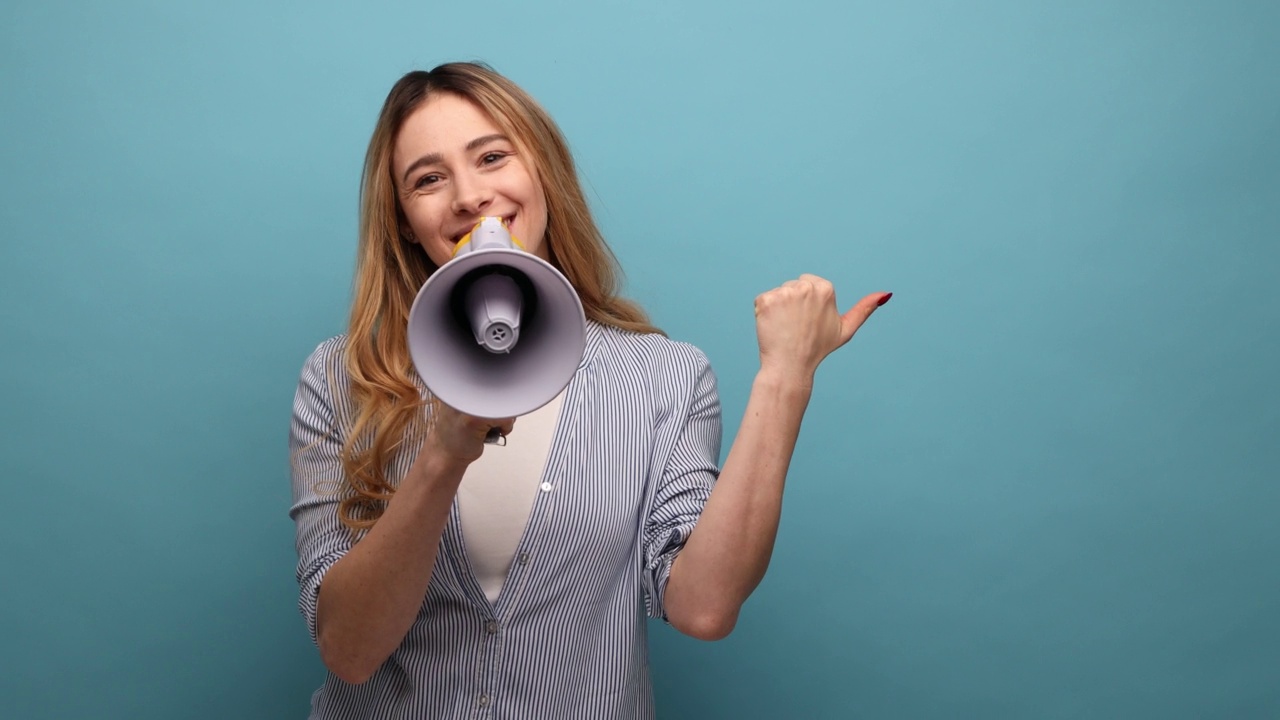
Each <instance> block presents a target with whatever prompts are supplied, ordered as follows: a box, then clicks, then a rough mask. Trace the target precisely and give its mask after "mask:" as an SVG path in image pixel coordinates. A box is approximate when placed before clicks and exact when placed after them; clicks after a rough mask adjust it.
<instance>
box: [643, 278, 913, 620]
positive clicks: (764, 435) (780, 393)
mask: <svg viewBox="0 0 1280 720" xmlns="http://www.w3.org/2000/svg"><path fill="white" fill-rule="evenodd" d="M889 297H890V294H889V293H874V294H872V295H868V296H866V297H865V298H863V299H862V300H861V301H860V302H858V304H857V305H855V306H854V307H853V308H852V309H851V310H849V311H848V312H847V313H845V314H844V315H841V314H840V313H839V311H838V310H837V309H836V304H835V291H834V289H833V288H832V287H831V284H830V283H829V282H827V281H825V280H823V279H822V278H819V277H815V276H813V275H805V276H802V277H801V278H800V279H799V280H792V281H791V282H788V283H786V284H785V285H783V286H782V287H780V288H777V289H775V290H771V291H769V292H768V293H765V294H763V295H761V296H760V297H758V298H756V332H757V335H758V337H759V343H760V371H759V373H757V375H756V378H755V382H754V383H753V384H752V387H751V395H750V398H749V399H748V401H747V408H746V411H745V413H744V416H743V419H742V424H741V426H740V427H739V429H738V434H737V436H736V437H735V438H734V442H733V446H732V447H731V448H730V450H729V456H728V457H727V458H726V459H725V464H724V468H723V469H722V470H721V473H720V477H719V479H718V480H717V482H716V485H715V488H714V489H713V490H712V492H711V497H710V498H709V499H708V500H707V504H706V507H705V508H704V509H703V511H702V516H701V517H700V518H699V520H698V524H697V526H696V527H695V528H694V530H693V533H692V534H691V535H690V536H689V539H688V541H687V542H686V543H685V546H684V548H683V549H682V550H681V551H680V553H679V555H677V557H676V560H675V563H674V564H673V565H672V567H671V575H670V578H669V579H668V581H667V588H666V610H667V619H668V621H669V622H670V623H671V624H672V625H673V626H675V628H676V629H678V630H680V631H681V632H683V633H685V634H687V635H691V636H693V637H697V638H701V639H704V640H718V639H720V638H723V637H725V636H726V635H728V634H729V633H730V632H731V631H732V630H733V626H734V624H735V623H736V622H737V619H738V611H739V610H740V609H741V607H742V604H743V603H744V602H746V599H747V597H748V596H749V595H750V594H751V593H752V591H754V590H755V588H756V586H757V585H759V583H760V580H761V579H762V578H763V577H764V574H765V570H766V569H767V568H768V566H769V558H770V556H771V555H772V553H773V543H774V539H775V538H776V537H777V533H778V519H779V517H780V516H781V513H782V491H783V486H784V484H785V481H786V477H787V468H788V466H789V465H790V463H791V455H792V452H793V451H794V449H795V444H796V439H797V437H798V436H799V434H800V423H801V420H802V419H803V417H804V412H805V409H806V408H807V406H808V404H809V398H810V395H811V393H812V390H813V378H814V374H815V372H816V371H817V369H818V365H819V363H821V362H822V360H823V359H824V358H825V357H826V356H827V355H828V354H830V353H831V352H832V351H834V350H836V349H837V348H839V347H840V346H842V345H844V344H845V343H847V342H848V341H849V340H850V338H852V337H853V335H854V333H856V332H857V330H858V328H859V327H861V326H862V324H863V323H864V322H865V321H866V320H867V318H868V317H870V316H871V313H872V312H874V311H875V309H876V308H877V307H879V306H880V305H883V304H884V303H885V302H887V301H888V299H889Z"/></svg>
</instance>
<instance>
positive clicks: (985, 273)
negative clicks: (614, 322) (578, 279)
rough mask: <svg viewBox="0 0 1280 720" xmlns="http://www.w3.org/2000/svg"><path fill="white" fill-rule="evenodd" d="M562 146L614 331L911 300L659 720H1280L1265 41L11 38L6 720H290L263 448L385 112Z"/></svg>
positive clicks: (162, 30) (37, 9)
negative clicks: (620, 301) (515, 121)
mask: <svg viewBox="0 0 1280 720" xmlns="http://www.w3.org/2000/svg"><path fill="white" fill-rule="evenodd" d="M454 59H464V60H465V59H479V60H484V61H487V62H489V63H491V64H492V65H493V66H495V67H496V68H497V69H498V70H499V71H501V72H504V73H505V74H507V75H509V76H510V77H512V78H513V79H515V80H516V81H517V82H518V83H520V84H522V85H523V86H524V87H526V88H527V89H528V90H530V91H531V92H532V93H533V94H534V95H535V96H536V97H538V98H539V99H540V100H541V101H543V103H544V104H545V105H546V106H547V107H548V109H549V110H550V111H551V112H552V114H553V115H554V116H555V117H556V118H557V120H558V121H559V122H560V123H561V125H562V127H563V129H564V130H565V132H566V134H567V135H568V137H569V139H570V141H571V143H572V145H573V149H574V151H575V153H576V155H577V158H578V160H579V162H580V165H581V170H582V172H583V176H584V182H585V184H586V187H587V188H588V192H589V195H590V199H591V202H592V203H593V206H594V209H595V211H596V212H597V214H598V218H599V221H600V223H601V225H602V227H603V230H604V231H605V234H606V236H607V237H608V238H609V240H610V242H611V243H612V244H613V246H614V248H615V249H616V251H617V254H618V255H619V257H620V258H621V260H622V262H623V265H624V267H625V270H626V272H627V278H628V284H627V293H628V294H629V295H631V296H632V297H634V298H636V299H638V300H640V301H641V302H642V303H643V304H644V305H645V306H646V307H647V309H648V310H649V311H650V312H651V313H652V315H653V317H654V319H655V321H656V323H657V324H658V325H659V326H661V327H662V328H663V329H665V330H666V331H667V332H668V333H669V334H671V335H672V336H673V337H675V338H678V339H681V340H687V341H690V342H693V343H695V344H696V345H698V346H700V347H701V348H702V349H703V350H705V351H706V353H707V354H708V355H709V356H710V358H711V360H712V363H713V366H714V367H715V369H716V371H717V373H718V376H719V379H720V386H721V393H722V399H723V404H724V409H725V419H726V425H725V435H726V441H725V448H726V450H727V448H728V445H729V442H730V441H731V440H732V438H733V434H734V431H735V430H736V428H737V424H738V420H739V418H740V416H741V413H742V410H743V408H744V406H745V403H746V397H747V392H748V389H749V387H750V383H751V378H752V375H753V373H754V372H755V369H756V367H757V357H756V346H755V338H754V334H753V321H752V312H751V308H752V301H753V299H754V297H755V295H756V294H758V293H760V292H762V291H764V290H767V289H769V288H771V287H773V286H775V285H778V284H780V283H782V282H784V281H786V280H788V279H790V278H792V277H794V276H796V275H798V274H800V273H802V272H816V273H818V274H821V275H824V276H825V277H827V278H829V279H830V280H832V281H833V282H834V283H835V285H836V288H837V291H838V293H839V297H840V302H841V304H842V305H845V306H847V305H848V304H849V303H852V302H853V301H854V300H855V299H856V298H858V297H860V296H861V295H863V294H865V293H868V292H873V291H877V290H888V291H893V292H894V293H895V297H894V300H893V301H892V302H891V303H890V304H889V305H887V306H885V308H883V309H882V311H881V312H879V313H877V314H876V315H875V317H874V318H873V319H872V321H871V322H870V323H869V324H868V325H867V326H866V327H865V328H864V330H863V332H861V333H860V334H859V335H858V336H857V337H856V338H855V339H854V341H853V342H852V343H851V344H850V345H849V346H848V347H846V348H844V349H843V350H842V351H840V352H839V353H837V354H836V355H834V356H832V357H831V358H830V359H829V360H828V362H827V363H826V364H825V365H824V366H823V368H822V369H821V371H820V373H819V377H818V389H817V392H816V393H815V395H814V397H813V401H812V403H811V405H810V407H809V414H808V415H807V417H806V420H805V426H804V429H803V432H802V436H801V439H800V443H799V447H798V449H797V455H796V459H795V461H794V463H793V466H792V472H791V474H790V477H789V481H788V488H787V496H786V506H785V509H784V516H783V523H782V528H781V533H780V536H779V538H778V544H777V549H776V552H775V554H774V558H773V564H772V566H771V569H770V571H769V574H768V576H767V577H766V578H765V581H764V583H763V585H762V586H761V587H760V589H759V590H758V591H757V592H756V594H755V595H754V596H753V597H752V598H751V600H750V601H749V602H748V604H747V606H746V608H745V610H744V612H743V614H742V618H741V621H740V623H739V627H738V629H737V631H736V632H735V633H734V634H733V635H732V636H731V637H730V638H728V639H727V640H725V641H722V642H719V643H712V644H704V643H700V642H697V641H694V640H690V639H687V638H684V637H682V636H679V635H677V634H675V633H674V632H673V631H671V630H670V629H668V628H665V627H662V626H660V625H655V626H654V627H653V630H652V641H653V663H654V668H655V670H654V672H655V678H656V680H655V683H656V692H657V696H658V702H659V708H660V715H661V717H663V718H784V717H785V718H904V719H914V718H948V719H950V718H1161V719H1168V718H1202V717H1231V718H1275V717H1280V379H1278V373H1277V370H1278V369H1280V292H1278V291H1277V280H1278V278H1280V247H1278V245H1277V241H1278V240H1280V81H1278V80H1277V78H1278V77H1280V5H1277V4H1276V3H1275V2H1270V1H1265V2H1264V1H1261V0H1260V1H1257V2H1210V1H1208V0H1205V1H1203V2H1181V1H1166V2H1157V1H1154V0H1147V1H1142V0H1132V1H1125V2H1115V1H1114V0H1077V1H1076V2H1065V1H1063V2H1055V3H1044V2H1018V1H1014V0H1009V1H1007V2H992V1H984V2H970V3H959V2H943V1H938V2H917V1H911V2H896V3H889V2H857V1H854V2H844V1H839V2H838V1H837V0H827V1H823V0H790V1H788V2H761V1H752V2H729V1H728V0H715V1H711V2H702V3H694V2H688V3H678V2H670V1H664V0H655V1H652V2H647V3H623V2H614V1H610V2H570V1H567V0H543V1H542V2H507V1H494V2H488V3H467V2H454V3H439V2H437V3H426V2H412V3H411V2H389V1H379V2H367V3H360V4H357V3H315V2H310V3H304V2H280V1H276V2H247V1H244V0H236V1H234V2H228V1H221V2H184V3H162V2H145V1H143V0H121V1H119V2H112V3H95V2H82V3H74V2H35V1H34V0H17V1H13V0H11V1H10V2H7V3H5V4H4V5H3V7H0V130H2V131H3V132H0V167H2V168H3V175H0V242H2V246H0V308H2V310H0V370H2V371H3V372H2V373H0V383H3V385H0V390H2V392H3V402H0V460H2V461H3V498H4V510H3V520H2V521H0V546H2V547H3V548H4V552H3V556H2V557H3V560H0V563H2V565H0V568H2V569H0V577H2V578H3V580H2V582H3V590H0V638H2V640H0V715H3V716H4V717H6V718H21V719H32V720H36V719H45V718H49V719H52V718H69V717H83V718H131V719H139V720H141V719H150V718H165V719H169V718H288V717H303V716H304V715H305V712H306V707H307V702H308V697H309V695H310V693H311V692H312V690H313V689H314V688H315V687H316V686H317V685H318V684H319V682H320V680H321V672H322V668H321V665H320V663H319V661H318V659H317V655H316V652H315V650H314V649H313V648H312V647H311V645H310V642H309V640H308V639H307V635H306V631H305V627H304V624H303V622H302V620H301V618H300V616H299V615H298V612H297V608H296V602H297V596H296V585H295V581H294V576H293V571H294V560H295V556H294V549H293V527H292V524H291V523H290V521H289V518H288V517H287V515H286V511H287V508H288V505H289V500H290V498H289V480H288V466H287V456H286V447H285V442H286V434H287V426H288V421H289V413H290V405H291V402H292V398H293V392H294V388H295V385H296V382H297V378H298V372H299V370H300V368H301V365H302V362H303V360H304V359H305V357H306V356H307V354H308V353H309V352H310V351H311V350H312V349H313V348H314V347H315V345H316V344H317V343H318V342H320V341H321V340H323V339H324V338H327V337H329V336H331V335H333V334H336V333H338V332H341V331H342V330H343V324H344V320H345V312H346V307H347V302H348V298H349V289H350V280H351V270H352V265H353V259H354V243H355V227H356V194H357V183H358V176H359V171H360V164H361V160H362V156H363V152H364V149H365V144H366V142H367V140H368V136H369V133H370V131H371V129H372V126H373V122H374V119H375V117H376V114H377V110H378V108H379V106H380V104H381V102H382V99H383V97H384V96H385V93H386V91H387V90H388V89H389V88H390V86H391V84H392V83H393V82H394V81H395V80H396V78H398V77H399V76H400V75H401V74H402V73H404V72H406V71H408V70H411V69H417V68H429V67H431V66H433V65H435V64H437V63H439V62H443V61H446V60H454Z"/></svg>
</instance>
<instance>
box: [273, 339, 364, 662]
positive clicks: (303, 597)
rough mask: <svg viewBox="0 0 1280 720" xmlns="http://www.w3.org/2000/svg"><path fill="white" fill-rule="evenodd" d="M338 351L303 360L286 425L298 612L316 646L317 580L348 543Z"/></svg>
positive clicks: (323, 349) (328, 347) (330, 348)
mask: <svg viewBox="0 0 1280 720" xmlns="http://www.w3.org/2000/svg"><path fill="white" fill-rule="evenodd" d="M341 364H342V360H341V351H340V349H339V347H338V346H337V344H336V343H334V342H329V343H326V344H322V345H321V346H319V347H318V348H316V350H315V352H313V353H312V355H311V356H310V357H309V358H308V359H307V362H306V363H305V365H304V366H303V368H302V374H301V377H300V378H299V380H298V389H297V392H296V394H295V395H294V401H293V419H292V421H291V422H290V426H289V458H290V463H289V466H290V474H291V477H292V484H293V505H292V506H291V507H290V510H289V517H291V518H292V519H293V521H294V524H295V544H296V547H297V552H298V565H297V572H296V574H297V580H298V589H299V595H298V609H299V611H300V612H301V613H302V616H303V618H304V619H305V620H306V623H307V629H308V631H309V632H310V634H311V640H312V642H315V641H316V602H317V600H318V598H319V595H320V581H321V579H322V578H323V577H324V574H325V572H326V571H328V569H329V568H330V567H332V566H333V564H334V563H336V562H337V561H338V560H339V559H340V558H342V556H343V555H345V554H346V552H347V551H348V550H349V549H350V548H351V546H352V544H353V543H354V537H353V536H352V535H351V532H350V530H349V529H348V528H347V527H346V526H345V525H343V524H342V523H341V522H340V521H339V520H338V504H339V502H340V501H341V499H342V494H341V492H342V490H343V469H342V461H341V457H340V453H341V449H342V439H341V434H340V432H339V427H338V424H337V422H336V421H335V403H334V396H335V392H334V387H335V385H336V384H337V379H338V377H339V373H340V371H341Z"/></svg>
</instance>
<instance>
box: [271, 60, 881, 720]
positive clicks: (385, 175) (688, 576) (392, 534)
mask: <svg viewBox="0 0 1280 720" xmlns="http://www.w3.org/2000/svg"><path fill="white" fill-rule="evenodd" d="M361 195H362V200H361V222H360V238H359V243H360V248H359V260H358V267H357V271H356V283H355V297H354V301H353V307H352V312H351V318H350V326H349V328H348V331H347V332H346V333H345V334H343V335H341V336H338V337H335V338H332V339H330V340H327V341H325V342H323V343H321V344H320V345H319V346H318V347H317V348H316V350H315V351H314V353H312V355H311V356H310V357H309V358H308V359H307V361H306V363H305V366H304V368H303V370H302V374H301V379H300V382H299V386H298V391H297V395H296V398H295V402H294V409H293V412H294V414H293V421H292V424H291V432H290V448H291V453H292V460H293V462H292V468H293V493H294V503H293V506H292V508H291V511H290V515H291V517H292V518H293V519H294V521H295V523H296V528H297V549H298V567H297V577H298V582H299V585H300V591H301V592H300V603H299V605H300V608H301V610H302V614H303V616H304V618H305V619H306V622H307V625H308V627H309V629H310V631H311V634H312V638H313V640H314V641H315V642H316V644H317V646H318V648H319V651H320V656H321V658H322V659H323V661H324V664H325V666H326V667H327V668H328V670H329V673H328V675H327V677H326V679H325V682H324V684H323V686H322V687H321V688H320V689H319V690H317V691H316V693H315V695H314V696H313V698H312V710H311V717H312V718H324V719H328V718H356V717H360V718H365V717H422V718H445V717H462V716H463V715H468V716H470V715H477V716H485V717H509V718H522V719H530V718H554V719H555V720H565V719H566V718H592V719H593V720H594V719H597V718H651V717H653V716H654V708H653V697H652V688H651V684H650V679H649V669H648V647H647V642H646V635H645V617H646V616H648V617H653V618H661V619H664V620H665V621H667V622H669V623H670V624H671V625H672V626H674V627H675V628H676V629H678V630H679V631H681V632H683V633H686V634H688V635H691V636H693V637H696V638H702V639H705V640H714V639H718V638H722V637H724V636H726V635H727V634H729V632H730V631H731V630H732V629H733V627H734V624H735V622H736V620H737V617H738V612H739V609H740V608H741V607H742V604H743V602H744V601H745V600H746V599H747V596H748V595H750V593H751V592H752V591H753V590H754V589H755V587H756V585H757V584H758V583H759V582H760V580H761V578H762V577H763V576H764V573H765V569H766V567H767V565H768V562H769V556H770V553H771V551H772V548H773V542H774V537H775V535H776V532H777V527H778V519H779V513H780V509H781V502H782V492H783V484H784V480H785V477H786V471H787V466H788V463H789V462H790V458H791V454H792V450H793V447H794V444H795V440H796V437H797V434H798V432H799V429H800V421H801V417H802V415H803V413H804V410H805V407H806V405H807V403H808V400H809V397H810V393H811V392H812V384H813V377H814V372H815V370H816V369H817V366H818V364H819V363H820V362H821V361H822V359H823V358H824V357H826V356H827V354H829V353H830V352H832V351H833V350H835V349H836V348H838V347H840V346H841V345H843V344H844V343H846V342H847V341H848V340H849V339H850V338H851V337H852V336H853V334H854V333H855V332H856V331H857V329H858V328H859V327H860V326H861V325H862V323H863V322H864V321H865V320H866V319H867V317H869V316H870V315H871V313H872V312H873V311H874V310H875V308H876V307H878V306H879V305H883V304H884V302H886V301H887V300H888V298H889V295H888V294H886V293H875V294H873V295H868V296H867V297H865V298H863V299H862V301H861V302H859V303H858V304H857V305H856V306H854V307H853V308H852V309H851V310H849V311H848V312H846V313H844V314H843V315H842V314H840V313H839V311H838V310H837V307H836V304H835V295H834V291H833V290H832V287H831V285H830V284H829V283H827V282H826V281H824V280H822V279H821V278H817V277H814V276H808V275H806V276H804V277H801V278H799V279H797V280H793V281H790V282H788V283H786V284H785V285H783V286H781V287H779V288H777V289H775V290H772V291H770V292H767V293H765V294H763V295H761V296H759V297H757V298H756V301H755V311H756V316H757V334H758V340H759V346H760V370H759V373H758V375H757V376H756V379H755V382H754V384H753V385H752V388H751V395H750V398H749V401H748V404H747V409H746V415H745V417H744V418H743V421H742V424H741V428H740V430H739V432H738V436H737V438H736V439H735V441H734V443H733V446H732V448H731V450H730V452H729V454H728V457H727V459H726V461H725V463H724V467H723V468H720V467H719V456H720V442H721V418H720V402H719V398H718V395H717V388H716V380H715V376H714V375H713V373H712V371H711V368H710V367H709V365H708V363H707V359H706V357H705V356H704V355H703V354H702V353H701V352H700V351H699V350H697V349H696V348H694V347H693V346H691V345H688V344H685V343H681V342H676V341H673V340H671V339H668V338H667V337H665V336H664V335H663V334H662V333H660V332H659V331H658V330H657V329H656V328H654V327H653V326H652V325H650V324H649V321H648V319H647V318H646V316H645V314H644V312H643V311H642V310H641V309H640V308H639V307H637V306H636V305H635V304H634V303H632V302H629V301H627V300H624V299H623V298H621V297H619V296H618V295H617V283H616V279H615V276H616V273H615V266H614V258H613V256H612V254H611V252H610V251H609V249H608V247H607V246H606V244H605V241H604V239H603V238H602V237H601V235H600V232H599V231H598V230H597V229H596V226H595V224H594V222H593V220H592V217H591V213H590V211H589V210H588V207H587V203H586V200H585V198H584V196H583V193H582V190H581V188H580V186H579V182H578V178H577V176H576V170H575V169H574V164H573V160H572V158H571V156H570V153H569V150H568V147H567V145H566V143H565V141H564V139H563V138H562V136H561V134H560V132H559V130H558V129H557V128H556V126H555V124H554V123H553V121H552V120H551V118H550V117H549V116H548V115H547V113H546V112H545V111H544V110H543V109H542V108H541V107H539V105H538V104H537V103H536V102H535V101H534V100H533V99H532V98H531V97H529V96H528V95H527V94H526V93H525V92H523V91H522V90H521V89H520V88H519V87H517V86H516V85H514V84H513V83H512V82H510V81H509V80H507V79H506V78H504V77H502V76H500V75H498V74H497V73H495V72H493V71H492V70H490V69H489V68H487V67H485V66H482V65H477V64H469V63H451V64H446V65H442V66H440V67H437V68H435V69H434V70H432V71H430V72H413V73H410V74H408V75H406V76H404V77H403V78H401V79H400V81H399V82H397V83H396V84H395V86H394V87H393V88H392V90H391V92H390V93H389V95H388V97H387V99H386V102H385V104H384V106H383V108H382V112H381V115H380V117H379V119H378V122H377V126H376V128H375V130H374V133H373V137H372V139H371V141H370V144H369V149H368V154H367V157H366V164H365V169H364V177H363V186H362V192H361ZM485 216H488V217H494V216H497V217H501V218H503V220H504V221H506V223H507V224H508V225H509V227H510V229H511V231H512V235H513V236H515V237H516V238H517V239H519V240H520V241H521V242H522V244H523V246H524V248H525V249H526V250H528V251H529V252H532V253H534V254H536V255H538V256H539V257H541V258H543V259H544V260H547V261H548V262H550V263H551V264H552V265H554V266H555V267H556V268H557V269H559V270H560V271H561V272H562V273H563V274H564V275H565V276H566V277H567V278H568V279H569V281H570V282H571V283H572V284H573V286H574V288H575V289H576V290H577V292H578V294H579V296H580V298H581V300H582V304H583V307H584V309H585V312H586V315H587V319H588V331H587V345H586V352H585V354H584V357H583V360H582V363H581V365H580V367H579V369H578V371H577V373H576V374H575V376H574V377H573V379H572V380H571V382H570V383H569V386H568V387H567V388H566V389H565V390H564V391H563V392H562V393H561V394H560V396H559V397H557V398H556V399H555V400H553V401H552V402H551V403H549V404H548V405H546V406H545V407H543V408H541V409H539V410H537V411H535V412H533V413H530V414H529V415H526V416H523V417H521V418H519V419H518V421H516V420H515V419H507V420H504V421H501V422H499V423H498V424H499V425H500V426H501V428H502V430H503V432H505V433H507V434H508V436H509V437H508V440H507V444H506V445H505V446H499V445H492V444H488V445H487V444H485V442H484V438H485V435H486V433H487V431H488V430H489V429H490V427H491V426H492V425H493V424H494V422H493V421H492V420H481V419H477V418H473V417H467V416H464V415H461V414H459V413H458V412H456V411H454V410H452V409H451V408H449V407H448V406H446V405H443V404H442V403H438V402H432V400H431V397H430V395H429V393H428V392H427V391H426V389H425V387H424V386H423V385H422V383H421V380H420V379H419V378H418V377H417V374H416V372H415V370H414V368H413V365H412V363H411V361H410V359H409V353H408V349H407V341H406V328H407V323H408V314H409V309H410V306H411V303H412V301H413V299H414V297H415V296H416V294H417V292H418V290H419V288H420V287H421V286H422V284H423V282H425V280H426V279H427V277H428V276H429V275H430V274H431V273H432V272H433V271H434V270H435V269H436V268H438V267H440V266H441V265H442V264H444V263H445V262H447V261H448V260H449V258H450V256H451V253H452V251H453V247H454V245H455V244H456V243H457V241H458V240H459V239H460V238H461V237H462V236H463V235H464V234H465V233H466V232H467V231H469V230H470V229H471V228H472V227H473V226H474V225H475V223H476V222H477V221H478V220H479V219H480V218H481V217H485Z"/></svg>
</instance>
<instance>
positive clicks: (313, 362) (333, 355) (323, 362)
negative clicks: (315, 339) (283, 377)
mask: <svg viewBox="0 0 1280 720" xmlns="http://www.w3.org/2000/svg"><path fill="white" fill-rule="evenodd" d="M346 352H347V334H346V333H342V334H340V335H334V336H333V337H331V338H329V339H327V340H324V341H323V342H321V343H319V344H318V345H316V346H315V348H314V349H313V350H312V351H311V354H310V355H308V356H307V359H306V362H305V363H303V372H304V373H320V374H323V375H326V376H328V377H331V378H345V377H346V374H347V363H346Z"/></svg>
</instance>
